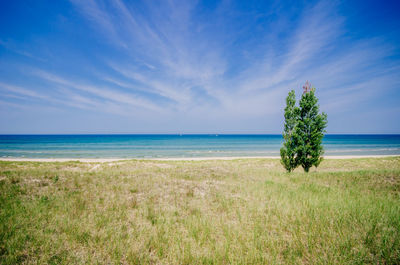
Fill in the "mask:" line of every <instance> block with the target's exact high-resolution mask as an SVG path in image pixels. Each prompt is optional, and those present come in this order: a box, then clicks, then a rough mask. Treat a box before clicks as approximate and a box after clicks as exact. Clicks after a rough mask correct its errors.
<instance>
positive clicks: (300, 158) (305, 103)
mask: <svg viewBox="0 0 400 265" xmlns="http://www.w3.org/2000/svg"><path fill="white" fill-rule="evenodd" d="M303 88H304V92H303V95H302V97H301V99H300V103H299V107H296V98H295V92H294V91H293V90H292V91H290V92H289V95H288V97H287V98H286V108H285V125H284V131H283V140H284V142H283V147H282V148H281V150H280V154H281V163H282V165H283V166H284V167H285V169H286V170H287V171H288V172H291V171H292V170H294V169H295V168H296V167H297V166H299V165H301V166H302V167H303V169H304V171H305V172H308V171H309V170H310V168H311V167H312V166H315V167H318V166H319V164H320V163H321V161H322V159H323V158H322V155H323V153H324V150H323V146H322V139H323V137H324V132H325V128H326V125H327V115H326V114H325V113H319V105H318V99H317V97H316V96H315V88H311V86H310V84H309V83H308V82H307V83H306V85H305V86H304V87H303Z"/></svg>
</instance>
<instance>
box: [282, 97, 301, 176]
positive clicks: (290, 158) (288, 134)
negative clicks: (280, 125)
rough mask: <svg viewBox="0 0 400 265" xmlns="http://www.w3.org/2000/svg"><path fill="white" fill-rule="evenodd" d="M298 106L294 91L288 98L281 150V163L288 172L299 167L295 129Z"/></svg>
mask: <svg viewBox="0 0 400 265" xmlns="http://www.w3.org/2000/svg"><path fill="white" fill-rule="evenodd" d="M295 105H296V95H295V93H294V90H292V91H290V92H289V95H288V96H287V98H286V108H285V125H284V131H283V140H284V142H283V147H282V148H281V158H282V159H281V163H282V165H283V166H284V167H285V169H286V170H287V171H288V172H291V171H292V170H294V169H295V168H296V167H297V161H296V142H295V138H296V137H295V135H294V134H295V133H296V130H295V127H296V124H297V113H298V111H299V110H298V108H297V107H296V106H295Z"/></svg>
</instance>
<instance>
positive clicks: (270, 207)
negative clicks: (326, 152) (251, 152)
mask: <svg viewBox="0 0 400 265" xmlns="http://www.w3.org/2000/svg"><path fill="white" fill-rule="evenodd" d="M0 263H1V264H15V263H28V264H30V263H48V264H59V263H90V264H91V263H124V264H125V263H152V264H154V263H162V264H193V263H194V264H261V263H264V264H265V263H273V264H275V263H286V264H295V263H300V264H302V263H306V264H355V263H356V264H364V263H374V264H376V263H386V264H399V263H400V158H399V157H392V158H379V159H377V158H369V159H346V160H326V161H324V162H323V163H322V164H321V167H320V168H318V170H315V169H313V170H312V172H310V173H309V174H305V173H303V172H302V171H301V170H300V169H299V170H298V171H296V172H294V173H292V174H287V173H285V172H284V170H283V169H282V167H281V166H280V164H279V161H278V160H273V159H271V160H268V159H238V160H232V161H140V160H137V161H135V160H134V161H124V162H111V163H80V162H63V163H57V162H54V163H53V162H52V163H41V162H0Z"/></svg>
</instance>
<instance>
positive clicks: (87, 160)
mask: <svg viewBox="0 0 400 265" xmlns="http://www.w3.org/2000/svg"><path fill="white" fill-rule="evenodd" d="M385 157H400V155H348V156H346V155H342V156H324V159H358V158H385ZM236 159H280V156H236V157H230V156H227V157H164V158H141V157H139V158H8V157H2V158H0V161H9V162H69V161H79V162H85V163H106V162H116V161H130V160H141V161H143V160H151V161H205V160H236Z"/></svg>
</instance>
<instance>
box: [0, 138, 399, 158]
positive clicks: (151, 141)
mask: <svg viewBox="0 0 400 265" xmlns="http://www.w3.org/2000/svg"><path fill="white" fill-rule="evenodd" d="M323 145H324V148H325V156H346V155H347V156H363V155H400V135H332V134H330V135H326V136H325V138H324V141H323ZM281 146H282V136H281V135H226V134H223V135H216V134H209V135H126V134H124V135H115V134H112V135H0V157H2V158H170V157H171V158H179V157H239V156H240V157H246V156H279V149H280V148H281Z"/></svg>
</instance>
